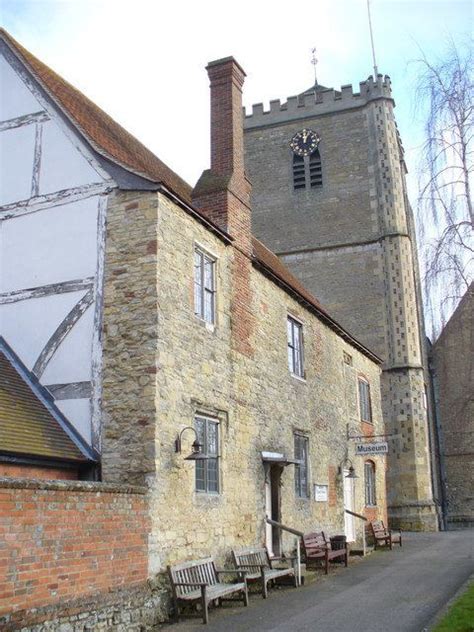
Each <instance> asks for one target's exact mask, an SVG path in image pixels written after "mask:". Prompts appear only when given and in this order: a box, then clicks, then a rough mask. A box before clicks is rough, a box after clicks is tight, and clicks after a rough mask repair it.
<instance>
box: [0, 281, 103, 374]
mask: <svg viewBox="0 0 474 632" xmlns="http://www.w3.org/2000/svg"><path fill="white" fill-rule="evenodd" d="M84 294H85V292H84V291H83V290H81V291H80V292H71V293H69V294H57V295H55V296H45V297H43V298H33V299H28V300H26V301H19V302H18V303H9V304H7V305H0V335H2V336H3V337H4V338H5V340H6V341H7V343H8V344H9V345H10V346H11V347H12V349H13V350H14V351H15V353H16V354H17V355H18V356H19V357H20V359H21V360H22V361H23V363H24V364H25V365H26V366H27V367H28V368H29V369H32V368H33V366H34V364H35V362H36V360H37V359H38V356H39V354H40V353H41V351H42V350H43V347H44V346H45V344H46V343H47V342H48V340H49V339H50V337H51V336H52V334H53V333H54V332H55V330H56V328H57V327H58V326H59V325H60V324H61V322H62V321H63V320H64V318H65V316H66V315H67V314H68V313H69V312H70V311H71V309H72V308H73V307H74V305H75V304H76V303H77V302H78V301H79V300H80V299H81V298H82V297H83V296H84ZM89 309H92V310H93V309H94V308H93V306H92V305H91V307H89ZM89 348H90V345H89ZM71 362H74V359H73V358H72V359H71ZM58 381H60V380H58Z"/></svg>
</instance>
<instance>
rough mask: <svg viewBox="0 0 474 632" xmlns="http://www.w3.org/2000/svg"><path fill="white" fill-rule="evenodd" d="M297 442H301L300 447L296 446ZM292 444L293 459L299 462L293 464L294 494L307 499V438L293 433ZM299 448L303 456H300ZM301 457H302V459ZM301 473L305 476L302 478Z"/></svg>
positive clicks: (308, 485) (308, 492) (308, 486)
mask: <svg viewBox="0 0 474 632" xmlns="http://www.w3.org/2000/svg"><path fill="white" fill-rule="evenodd" d="M298 442H301V445H300V446H298V445H297V443H298ZM293 443H294V451H295V459H298V460H299V461H300V462H299V463H295V494H296V496H297V497H298V498H309V495H310V483H309V438H308V436H307V435H305V434H304V433H302V432H295V433H294V434H293ZM301 447H302V452H303V454H301ZM301 456H303V458H302V459H301ZM302 472H304V473H305V476H302Z"/></svg>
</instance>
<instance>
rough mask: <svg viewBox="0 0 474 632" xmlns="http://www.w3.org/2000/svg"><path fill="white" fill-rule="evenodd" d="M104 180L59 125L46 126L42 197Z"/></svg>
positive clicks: (42, 158) (40, 183) (42, 151)
mask: <svg viewBox="0 0 474 632" xmlns="http://www.w3.org/2000/svg"><path fill="white" fill-rule="evenodd" d="M102 180H103V178H102V177H101V176H99V174H98V173H97V171H95V169H93V168H92V167H91V166H90V164H89V163H88V162H87V160H86V159H85V158H84V156H83V155H82V154H81V153H80V152H79V150H78V149H77V148H76V147H75V146H74V145H73V144H72V142H71V141H70V140H69V138H67V136H66V135H65V134H64V132H63V131H62V130H61V129H60V128H59V126H58V125H57V123H56V122H54V121H48V122H47V123H44V124H43V142H42V145H41V169H40V179H39V190H40V195H43V194H45V193H52V192H54V191H63V190H64V189H70V188H72V187H79V186H82V185H86V184H92V183H94V182H102Z"/></svg>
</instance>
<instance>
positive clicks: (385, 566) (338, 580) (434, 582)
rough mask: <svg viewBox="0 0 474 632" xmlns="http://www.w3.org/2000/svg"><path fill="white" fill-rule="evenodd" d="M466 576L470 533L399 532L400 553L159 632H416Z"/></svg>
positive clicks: (473, 545) (382, 554) (384, 553)
mask: <svg viewBox="0 0 474 632" xmlns="http://www.w3.org/2000/svg"><path fill="white" fill-rule="evenodd" d="M351 561H352V560H350V562H351ZM473 572H474V530H465V531H449V532H444V533H406V534H404V542H403V547H402V548H401V549H400V547H398V546H397V547H395V548H394V549H393V551H390V550H378V551H376V552H374V553H372V554H371V555H370V556H369V557H367V558H366V559H365V560H362V561H359V562H353V563H352V564H351V563H349V568H348V569H344V568H338V569H337V570H336V569H331V572H330V575H329V576H328V577H324V576H323V577H322V578H321V579H318V580H317V581H316V582H313V583H310V584H308V585H306V586H303V587H301V588H298V589H294V588H290V587H288V588H286V587H285V588H283V589H274V590H271V591H270V595H269V598H268V599H267V600H264V599H262V598H261V597H260V596H259V595H252V596H251V601H250V607H249V608H244V607H243V605H242V604H241V603H239V604H236V605H235V606H234V605H233V604H232V605H230V606H229V605H224V606H223V607H222V608H216V609H215V608H211V609H210V613H209V614H210V623H209V625H208V626H206V627H204V626H203V624H202V619H200V618H195V619H189V618H187V619H186V618H183V619H182V623H181V622H180V623H179V624H173V625H165V626H163V632H188V631H189V632H191V631H192V632H194V631H195V630H201V632H202V631H203V630H206V632H234V631H235V632H253V631H255V632H257V631H260V630H268V631H270V630H271V631H272V632H313V631H314V632H359V631H360V632H422V631H423V630H425V629H426V626H427V625H428V624H429V622H430V621H431V620H432V619H433V617H434V616H435V615H436V614H437V613H438V612H439V611H440V609H441V608H443V606H444V605H445V604H446V603H447V602H448V601H449V599H450V598H451V597H452V596H453V595H454V594H455V593H456V591H457V590H458V589H459V587H460V586H461V585H462V584H463V583H464V582H465V581H466V580H467V579H468V578H469V576H470V575H471V574H472V573H473Z"/></svg>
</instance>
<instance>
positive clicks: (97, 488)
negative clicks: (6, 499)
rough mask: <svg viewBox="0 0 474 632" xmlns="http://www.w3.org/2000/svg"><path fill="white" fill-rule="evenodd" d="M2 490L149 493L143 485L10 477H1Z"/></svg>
mask: <svg viewBox="0 0 474 632" xmlns="http://www.w3.org/2000/svg"><path fill="white" fill-rule="evenodd" d="M0 489H38V490H51V491H61V492H69V491H71V492H88V493H99V492H101V493H104V494H141V495H145V494H146V493H147V492H148V488H147V487H144V486H142V485H128V484H125V483H103V482H99V481H63V480H57V481H54V480H41V479H32V478H9V477H0Z"/></svg>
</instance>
